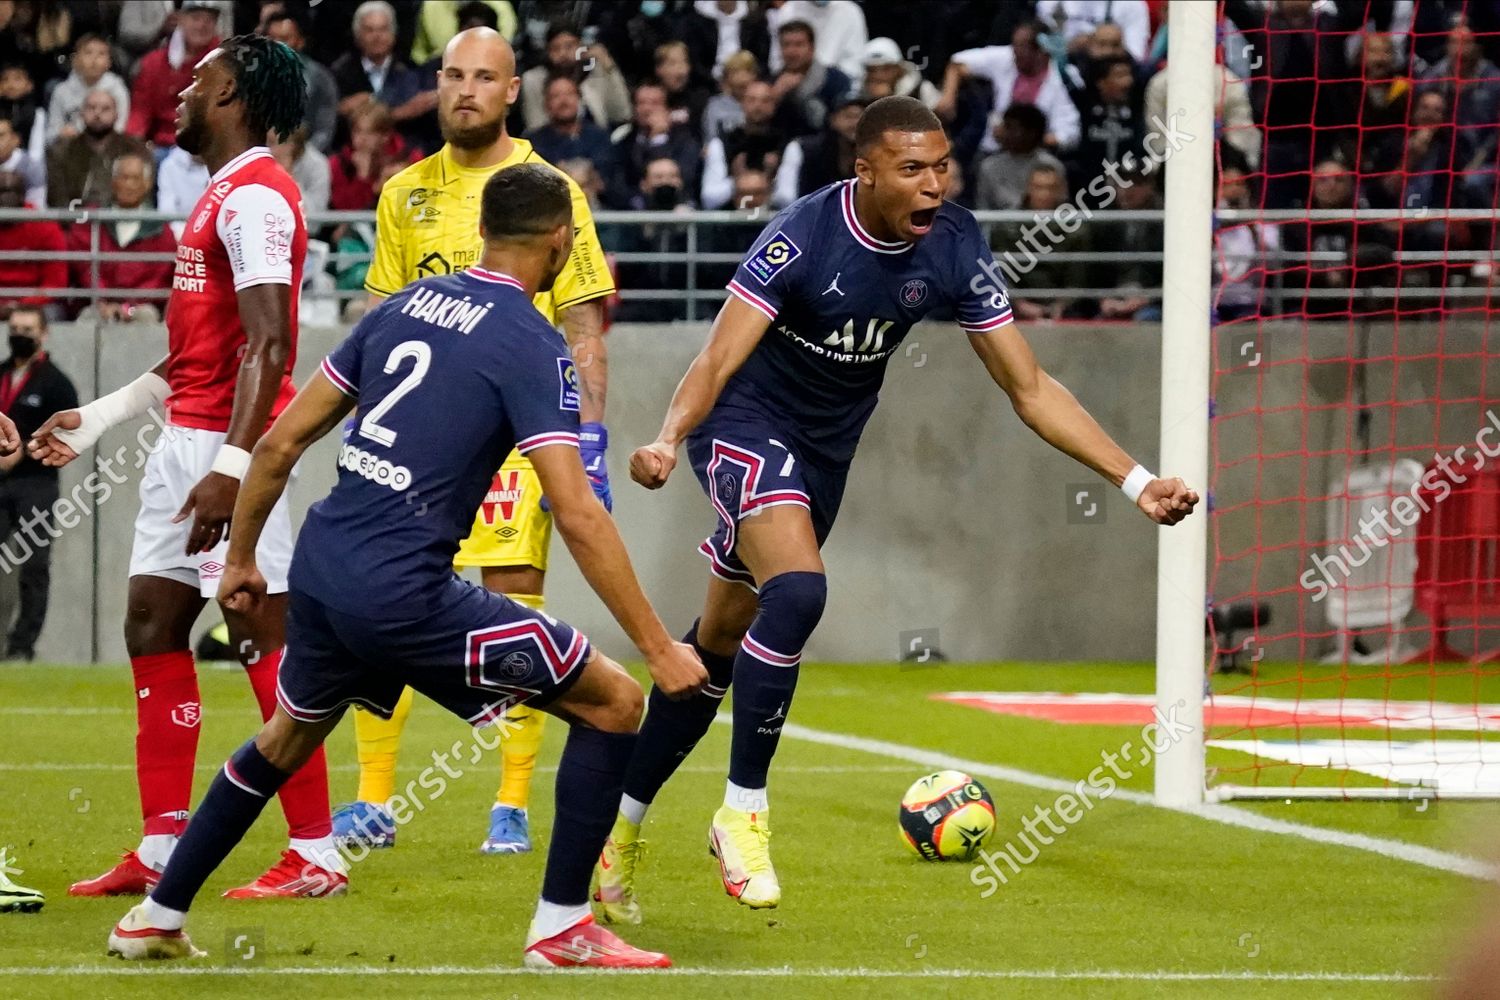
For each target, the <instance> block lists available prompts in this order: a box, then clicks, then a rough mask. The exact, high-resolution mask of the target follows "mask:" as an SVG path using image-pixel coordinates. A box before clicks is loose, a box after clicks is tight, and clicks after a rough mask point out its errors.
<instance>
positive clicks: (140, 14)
mask: <svg viewBox="0 0 1500 1000" xmlns="http://www.w3.org/2000/svg"><path fill="white" fill-rule="evenodd" d="M177 17H178V15H177V3H176V0H137V2H134V3H127V4H121V5H120V14H119V20H118V21H117V22H116V23H115V30H114V41H115V44H116V45H119V46H120V48H121V49H123V50H124V52H125V55H126V56H127V59H126V63H125V64H124V65H123V66H122V69H124V70H126V73H125V75H126V76H127V77H128V76H130V71H133V70H136V69H139V67H140V63H141V60H142V59H143V58H145V56H146V54H147V53H149V52H152V51H155V50H156V49H157V48H159V47H160V46H161V44H162V43H163V42H165V41H166V40H167V39H168V38H170V37H172V32H173V31H175V30H176V29H177Z"/></svg>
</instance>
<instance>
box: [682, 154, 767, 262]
mask: <svg viewBox="0 0 1500 1000" xmlns="http://www.w3.org/2000/svg"><path fill="white" fill-rule="evenodd" d="M771 190H772V185H771V178H770V177H769V176H768V175H767V174H766V172H765V171H764V170H742V171H740V172H739V173H738V174H736V175H735V178H734V193H733V195H732V196H731V198H730V201H729V206H728V207H729V208H732V209H734V210H735V211H738V212H745V213H747V217H746V218H745V219H744V220H743V221H737V222H723V223H720V224H718V225H716V226H708V227H705V228H702V229H700V230H698V247H699V249H700V250H703V251H705V252H708V253H719V254H725V255H726V259H725V260H724V262H722V263H711V262H704V263H700V264H699V265H698V287H699V288H723V287H725V286H727V285H728V284H729V279H730V278H733V277H734V272H735V270H736V268H738V267H739V263H738V261H739V258H740V257H743V256H744V254H745V249H746V248H747V247H749V246H750V245H751V244H753V243H754V242H755V238H756V237H757V236H758V235H760V231H761V230H762V229H764V228H765V225H766V219H767V218H768V217H769V216H770V208H771Z"/></svg>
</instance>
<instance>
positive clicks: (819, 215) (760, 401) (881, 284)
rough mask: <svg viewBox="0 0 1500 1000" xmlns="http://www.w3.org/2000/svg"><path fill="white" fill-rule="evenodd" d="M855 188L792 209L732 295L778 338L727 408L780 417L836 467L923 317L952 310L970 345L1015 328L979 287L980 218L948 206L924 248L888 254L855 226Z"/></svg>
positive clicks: (753, 360)
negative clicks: (976, 336)
mask: <svg viewBox="0 0 1500 1000" xmlns="http://www.w3.org/2000/svg"><path fill="white" fill-rule="evenodd" d="M855 183H856V182H855V181H852V180H850V181H840V182H838V183H836V184H831V185H829V186H828V187H825V188H822V189H821V190H818V191H815V192H813V193H812V194H810V195H808V196H807V197H805V198H802V199H800V200H798V201H796V202H794V203H793V204H792V205H790V206H789V207H788V208H786V210H784V211H783V212H782V213H781V214H780V215H778V216H776V218H774V219H772V220H771V223H770V225H768V226H767V227H766V229H765V231H764V232H763V233H762V234H761V236H760V238H759V239H757V240H756V241H755V245H754V246H753V247H751V249H750V252H749V253H748V254H746V255H745V259H744V261H743V262H741V264H740V267H739V269H738V271H736V272H735V276H734V279H733V280H732V281H731V282H730V283H729V291H730V292H731V293H732V294H733V295H735V296H737V297H738V298H740V299H742V300H743V301H745V302H746V303H748V304H750V305H751V306H754V307H755V308H756V309H758V310H760V311H761V312H763V313H765V314H766V316H767V317H768V318H770V320H771V328H770V329H769V330H768V331H767V332H766V335H765V337H764V338H763V339H762V340H761V342H760V344H759V345H758V346H757V347H756V349H755V350H754V352H753V353H751V355H750V357H749V359H747V360H746V362H745V364H744V366H743V367H741V368H740V370H739V371H738V372H736V373H735V375H734V376H733V377H732V378H731V379H730V380H729V383H728V384H727V385H726V386H725V387H724V391H723V393H722V394H721V395H720V396H719V401H718V403H719V405H720V406H741V407H747V408H751V409H759V410H762V411H764V412H766V413H769V414H774V415H776V416H777V417H778V418H779V419H783V420H785V421H787V422H788V424H789V425H790V426H791V427H793V428H795V430H794V431H790V433H793V435H794V436H795V437H796V438H797V439H798V444H799V445H801V446H802V447H803V448H805V449H807V450H808V452H809V453H810V454H809V457H813V456H814V455H816V456H817V457H820V458H822V459H825V460H828V461H832V462H839V461H843V462H847V461H848V460H849V459H850V458H852V457H853V455H854V449H855V446H856V445H857V444H858V443H859V435H860V432H861V431H863V430H864V426H865V423H866V421H868V420H869V418H870V414H871V413H872V412H873V411H874V409H875V402H876V398H877V396H878V395H879V392H880V385H881V382H882V381H883V380H884V378H885V369H886V365H887V363H888V362H889V360H890V358H891V355H893V354H895V353H896V351H897V349H898V348H899V347H900V346H901V341H902V340H903V339H904V338H905V337H906V335H907V333H908V332H910V330H911V328H912V326H913V325H915V324H916V323H917V322H918V321H920V320H921V319H922V318H923V317H924V316H926V315H928V314H929V313H931V312H933V311H935V310H939V309H945V308H946V311H947V312H948V313H949V314H951V315H954V316H956V317H957V318H958V322H959V325H960V326H962V327H963V328H964V330H966V331H968V332H971V333H982V332H985V331H988V330H993V329H997V328H999V327H1001V326H1004V325H1005V324H1006V323H1009V322H1010V319H1011V311H1010V301H1009V299H1008V298H1007V297H1006V294H1005V292H1004V290H1003V289H1000V288H999V287H997V286H995V285H993V284H990V283H989V282H988V281H987V280H985V281H981V282H976V281H974V276H975V275H979V274H983V273H984V272H983V271H982V270H981V268H982V267H983V265H984V264H985V263H987V262H989V261H990V260H991V256H990V250H989V246H988V245H987V244H986V243H985V240H984V235H983V233H981V232H980V229H979V224H978V222H976V221H975V219H974V216H973V215H972V214H971V213H969V212H967V211H965V210H964V209H962V208H959V207H958V206H956V205H953V204H950V203H947V202H945V203H944V204H943V205H942V207H941V208H940V209H939V210H938V213H937V217H936V219H935V220H934V222H933V226H932V231H931V232H930V233H928V234H927V236H925V237H924V238H923V239H921V240H920V241H918V242H916V243H886V242H882V241H880V240H877V239H875V238H874V237H873V236H871V235H870V234H869V233H867V232H866V231H865V229H864V227H863V226H862V225H860V222H859V219H858V218H857V217H856V216H855V214H854V186H855ZM989 270H990V271H991V273H993V270H994V268H993V267H991V268H990V269H989ZM976 285H978V286H979V287H978V288H977V289H976V287H975V286H976Z"/></svg>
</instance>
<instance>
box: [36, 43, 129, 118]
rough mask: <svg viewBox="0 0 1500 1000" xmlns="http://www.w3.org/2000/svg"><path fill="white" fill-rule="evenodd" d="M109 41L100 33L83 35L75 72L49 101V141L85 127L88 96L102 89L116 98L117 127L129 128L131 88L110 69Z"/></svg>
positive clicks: (74, 56) (74, 67) (75, 59)
mask: <svg viewBox="0 0 1500 1000" xmlns="http://www.w3.org/2000/svg"><path fill="white" fill-rule="evenodd" d="M109 61H110V51H109V42H107V41H106V40H105V39H104V38H102V37H100V36H99V35H92V34H91V35H83V36H82V37H80V38H79V39H78V44H77V45H76V46H75V47H74V49H73V72H71V73H69V74H68V78H67V79H66V80H63V81H62V82H61V83H59V84H58V85H57V86H56V87H54V88H53V89H52V99H51V100H50V101H48V103H47V141H48V142H56V141H57V140H58V139H71V138H73V137H74V136H75V135H78V134H79V133H81V132H82V131H83V130H84V114H83V104H84V99H85V98H87V97H88V94H89V91H91V90H93V89H94V88H96V87H99V88H102V89H104V90H105V91H107V92H108V93H109V95H110V96H111V97H113V98H114V99H115V129H116V130H117V131H122V132H123V131H124V130H125V122H126V121H127V120H129V118H130V90H129V89H128V88H127V87H126V86H125V81H124V80H122V79H120V77H119V75H118V74H116V73H112V72H110V69H109Z"/></svg>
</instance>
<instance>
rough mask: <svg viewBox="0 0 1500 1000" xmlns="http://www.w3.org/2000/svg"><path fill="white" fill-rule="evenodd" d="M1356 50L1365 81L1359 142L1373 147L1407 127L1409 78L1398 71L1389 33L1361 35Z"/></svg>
mask: <svg viewBox="0 0 1500 1000" xmlns="http://www.w3.org/2000/svg"><path fill="white" fill-rule="evenodd" d="M1359 51H1360V64H1361V66H1362V67H1363V72H1362V73H1361V80H1362V83H1363V84H1364V95H1363V100H1362V101H1361V103H1360V114H1359V127H1360V132H1361V140H1360V145H1361V146H1363V147H1365V148H1366V149H1373V148H1374V147H1375V146H1377V145H1379V144H1381V143H1383V142H1385V141H1386V140H1387V139H1388V138H1389V137H1390V136H1392V135H1393V134H1395V132H1396V131H1397V130H1400V129H1403V128H1405V127H1406V118H1407V115H1408V114H1409V113H1410V112H1409V109H1410V107H1411V95H1412V82H1411V80H1410V79H1409V78H1407V77H1406V76H1405V75H1404V74H1402V73H1401V72H1400V66H1399V65H1398V61H1397V56H1396V45H1395V43H1394V42H1393V41H1392V40H1391V36H1390V35H1382V34H1368V35H1363V36H1361V37H1360V49H1359Z"/></svg>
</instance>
